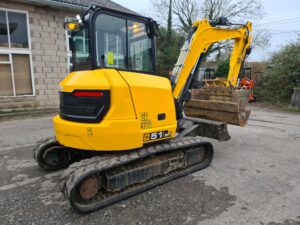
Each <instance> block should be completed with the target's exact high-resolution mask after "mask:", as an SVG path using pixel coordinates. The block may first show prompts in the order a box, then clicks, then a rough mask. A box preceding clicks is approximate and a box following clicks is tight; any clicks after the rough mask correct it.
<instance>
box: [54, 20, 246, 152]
mask: <svg viewBox="0 0 300 225" xmlns="http://www.w3.org/2000/svg"><path fill="white" fill-rule="evenodd" d="M194 26H197V27H198V28H197V31H196V32H195V34H194V36H193V38H192V41H191V43H190V46H189V47H190V49H189V52H188V54H187V56H186V58H185V61H184V66H183V67H182V69H181V70H180V71H179V74H177V75H178V76H177V78H178V79H177V83H176V85H175V88H174V90H173V93H172V88H171V84H170V81H169V80H168V79H167V78H164V77H159V76H154V75H147V74H142V73H135V72H129V71H117V70H115V69H97V70H93V71H80V72H73V73H71V74H69V75H68V76H67V77H66V78H65V79H64V80H63V81H62V82H61V83H60V91H63V92H73V91H74V90H110V96H111V97H110V98H111V99H110V108H109V111H108V112H107V114H106V115H105V117H104V118H103V119H102V121H101V122H100V123H97V124H91V123H77V122H70V121H66V120H64V119H62V118H61V117H60V116H56V117H54V119H53V121H54V129H55V135H56V138H57V140H58V141H59V142H60V143H61V144H62V145H64V146H67V147H72V148H77V149H83V150H96V151H122V150H129V149H135V148H139V147H142V146H143V145H144V143H146V142H147V143H148V142H153V141H158V140H151V139H149V137H150V136H151V133H153V132H166V133H167V136H164V137H163V138H161V139H159V140H162V139H166V138H173V137H174V136H175V133H176V128H177V120H176V111H175V105H174V98H175V99H177V98H178V97H179V95H180V93H181V91H182V89H183V87H184V85H185V82H186V80H187V78H188V77H189V75H190V73H191V71H192V69H193V67H194V66H195V64H196V62H197V59H198V57H199V56H200V55H201V54H202V53H205V52H206V51H207V49H208V48H209V47H210V46H211V45H212V44H213V43H215V42H217V41H221V40H227V39H235V45H234V50H233V53H232V56H231V61H230V72H229V76H228V82H227V85H228V84H229V83H230V84H232V85H235V84H236V79H237V76H238V72H239V70H240V67H241V63H242V61H243V59H244V57H245V52H246V49H247V48H249V46H250V42H251V23H247V25H245V26H244V27H242V28H239V29H225V28H216V27H211V25H210V24H209V23H208V20H206V19H204V20H201V21H197V22H195V23H194ZM159 114H165V115H166V118H165V119H163V120H159V119H158V115H159Z"/></svg>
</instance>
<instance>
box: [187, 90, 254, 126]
mask: <svg viewBox="0 0 300 225" xmlns="http://www.w3.org/2000/svg"><path fill="white" fill-rule="evenodd" d="M248 95H249V91H248V90H243V89H240V90H235V89H233V88H232V87H226V86H207V87H206V88H203V89H193V90H192V98H191V100H190V101H189V102H188V103H187V104H186V105H185V107H184V108H185V109H184V112H185V114H186V115H187V116H190V117H196V118H202V119H209V120H214V121H220V122H225V123H229V124H233V125H239V126H241V127H243V126H245V125H246V123H247V121H248V119H249V116H250V110H249V109H246V106H247V103H248Z"/></svg>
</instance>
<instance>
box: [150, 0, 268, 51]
mask: <svg viewBox="0 0 300 225" xmlns="http://www.w3.org/2000/svg"><path fill="white" fill-rule="evenodd" d="M152 4H153V6H154V8H155V9H156V11H157V12H158V14H160V15H166V12H167V10H169V9H170V1H169V0H152ZM171 4H172V6H171V7H172V13H173V15H174V27H175V28H177V29H179V30H180V31H184V32H185V33H187V32H188V31H189V30H190V28H191V27H192V24H193V21H195V20H197V19H201V18H208V19H209V20H215V19H217V18H219V17H227V18H228V19H229V21H235V22H245V21H246V20H251V19H261V18H262V17H263V15H264V13H263V7H262V3H261V0H173V1H172V2H171ZM161 19H162V21H165V18H161ZM268 41H269V35H268V34H267V33H266V32H265V31H263V30H260V31H259V32H255V33H254V36H253V46H257V47H260V48H261V47H265V46H267V44H268ZM224 47H225V48H226V47H227V48H228V43H227V42H223V43H220V44H219V45H215V49H214V50H213V51H217V50H219V49H221V48H224ZM213 51H212V52H213Z"/></svg>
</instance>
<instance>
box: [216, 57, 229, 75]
mask: <svg viewBox="0 0 300 225" xmlns="http://www.w3.org/2000/svg"><path fill="white" fill-rule="evenodd" d="M228 73H229V58H228V59H225V60H223V61H221V62H219V63H218V67H217V70H216V76H217V77H227V76H228Z"/></svg>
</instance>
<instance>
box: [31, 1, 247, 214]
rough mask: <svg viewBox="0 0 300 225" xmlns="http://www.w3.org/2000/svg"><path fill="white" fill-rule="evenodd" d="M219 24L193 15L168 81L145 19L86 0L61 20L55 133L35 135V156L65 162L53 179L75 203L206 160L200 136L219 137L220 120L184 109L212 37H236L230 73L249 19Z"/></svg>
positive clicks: (222, 133)
mask: <svg viewBox="0 0 300 225" xmlns="http://www.w3.org/2000/svg"><path fill="white" fill-rule="evenodd" d="M223 25H225V26H226V24H224V23H223V22H222V21H221V22H219V21H217V22H215V21H210V22H209V21H208V20H206V19H204V20H201V21H198V22H196V23H195V24H194V26H193V28H192V30H191V31H190V33H189V35H188V37H187V41H186V43H185V47H186V50H184V54H181V55H180V56H179V60H178V61H179V63H178V65H177V66H175V68H174V76H173V78H172V80H171V81H170V80H169V79H168V78H165V77H163V76H161V75H158V74H157V73H156V58H155V55H156V54H155V42H154V41H155V36H156V35H157V29H158V25H157V23H156V22H155V21H154V20H153V19H151V18H147V17H143V16H140V15H136V14H128V13H125V12H120V11H115V10H110V9H107V8H103V7H100V6H96V5H91V6H90V7H89V9H88V10H87V11H86V12H84V13H83V14H82V15H79V16H78V17H77V18H76V19H68V20H67V21H66V23H65V24H64V26H65V28H66V29H67V30H68V31H69V32H71V46H72V47H71V50H72V65H73V70H74V72H72V73H70V74H69V75H68V76H67V77H66V78H65V79H64V80H63V81H61V83H60V90H59V96H60V110H59V115H57V116H55V117H54V119H53V122H54V132H55V138H47V139H45V140H41V141H39V142H38V143H37V145H36V146H35V148H34V149H33V157H34V159H35V160H36V161H37V163H38V164H39V166H40V167H41V168H43V169H44V170H47V171H54V170H59V169H63V168H67V167H68V166H69V165H71V164H72V165H71V166H70V167H69V168H67V169H66V170H65V172H64V173H63V175H62V179H61V184H60V187H61V191H62V193H63V195H64V196H65V197H66V198H67V199H68V200H69V202H70V205H71V206H72V207H73V208H74V209H75V210H77V211H79V212H82V213H88V212H93V211H95V210H97V209H100V208H103V207H106V206H108V205H111V204H114V203H116V202H118V201H121V200H124V199H126V198H129V197H131V196H134V195H136V194H138V193H141V192H143V191H147V190H149V189H151V188H154V187H156V186H158V185H161V184H164V183H166V182H169V181H172V180H174V179H177V178H179V177H182V176H184V175H187V174H190V173H193V172H196V171H198V170H201V169H204V168H206V167H208V166H209V165H210V163H211V161H212V159H213V155H214V150H213V146H212V144H211V143H209V142H208V141H206V140H202V138H200V137H199V136H204V137H208V138H214V139H217V140H219V141H226V140H228V139H230V136H229V134H228V131H227V124H226V123H224V121H223V122H217V121H212V120H203V119H199V118H190V117H186V116H185V115H184V113H183V112H184V108H185V105H186V102H188V101H189V100H190V99H189V96H190V90H191V89H192V85H193V79H194V78H195V76H196V75H197V69H199V66H200V63H201V59H202V57H203V55H204V54H205V53H206V52H207V50H208V48H209V46H210V45H211V44H213V43H214V42H217V41H221V40H228V39H235V48H234V50H233V56H232V63H231V64H230V66H231V67H232V68H231V70H230V71H232V75H229V82H230V83H232V84H234V82H235V78H236V76H237V75H236V74H237V72H238V71H239V69H240V66H241V64H242V61H243V59H244V56H245V53H246V51H247V49H248V48H249V44H248V42H247V41H249V40H251V39H249V38H251V34H250V33H251V24H250V23H247V25H243V26H241V27H240V28H236V29H228V28H222V27H220V26H223ZM240 56H241V57H240ZM226 88H227V87H226ZM193 101H194V100H193ZM200 105H202V104H200ZM215 106H220V103H216V104H215ZM199 117H200V116H199ZM170 139H171V140H170Z"/></svg>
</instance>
